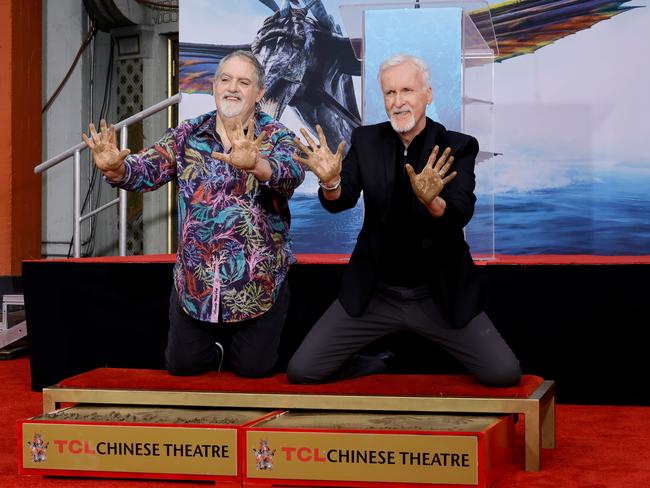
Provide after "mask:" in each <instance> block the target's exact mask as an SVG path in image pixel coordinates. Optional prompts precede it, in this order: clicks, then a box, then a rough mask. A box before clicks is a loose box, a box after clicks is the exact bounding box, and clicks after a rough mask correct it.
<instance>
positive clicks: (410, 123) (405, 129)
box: [388, 113, 415, 134]
mask: <svg viewBox="0 0 650 488" xmlns="http://www.w3.org/2000/svg"><path fill="white" fill-rule="evenodd" d="M394 115H395V114H392V115H391V117H389V119H388V120H390V125H391V126H392V127H393V130H394V131H395V132H399V133H400V134H401V133H404V132H408V131H410V130H411V129H413V127H415V117H414V116H413V114H412V113H411V114H409V115H410V116H411V118H410V119H409V120H408V121H407V122H405V123H404V124H403V125H402V126H399V125H397V122H396V121H395V119H394V118H393V116H394Z"/></svg>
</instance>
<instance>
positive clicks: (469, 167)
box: [318, 118, 482, 328]
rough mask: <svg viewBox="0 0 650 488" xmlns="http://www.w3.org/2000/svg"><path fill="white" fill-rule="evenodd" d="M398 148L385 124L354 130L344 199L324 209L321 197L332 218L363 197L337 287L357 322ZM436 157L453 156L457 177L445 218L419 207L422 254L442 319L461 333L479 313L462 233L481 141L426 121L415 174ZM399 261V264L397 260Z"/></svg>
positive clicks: (368, 291) (446, 192) (368, 289)
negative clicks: (437, 152) (436, 154)
mask: <svg viewBox="0 0 650 488" xmlns="http://www.w3.org/2000/svg"><path fill="white" fill-rule="evenodd" d="M396 144H398V142H397V140H396V138H395V133H394V131H393V129H392V127H391V126H390V123H389V122H384V123H382V124H377V125H371V126H365V127H358V128H357V129H355V130H354V131H353V132H352V141H351V145H350V150H349V151H348V154H347V156H346V157H345V160H344V161H343V170H342V172H341V196H340V198H338V199H337V200H333V201H329V200H326V199H325V198H324V197H323V193H322V190H319V192H318V196H319V198H320V201H321V204H322V205H323V207H324V208H325V209H327V210H328V211H329V212H332V213H336V212H341V211H343V210H347V209H349V208H352V207H354V206H355V205H356V203H357V200H358V199H359V196H360V194H361V192H362V191H363V201H364V205H365V209H364V220H363V226H362V228H361V231H360V232H359V236H358V238H357V243H356V246H355V247H354V251H353V252H352V256H351V258H350V263H349V264H348V266H347V268H346V270H345V272H344V275H343V280H342V282H341V287H340V290H339V297H338V298H339V300H340V302H341V304H342V305H343V308H345V310H346V312H347V313H349V314H350V315H352V316H353V317H358V316H360V315H361V314H362V313H363V312H364V310H365V308H366V306H367V304H368V302H369V300H370V297H371V295H372V292H373V289H374V287H375V283H376V280H377V264H376V263H377V261H378V259H379V257H380V256H381V253H382V246H383V242H384V235H385V228H386V222H387V219H388V215H389V209H390V204H391V201H390V200H391V198H392V194H393V180H394V178H395V175H394V170H393V168H394V158H395V153H396V151H397V148H396V147H395V146H396ZM436 144H437V145H438V146H439V147H440V153H442V151H443V150H444V149H445V148H446V147H451V148H452V155H453V156H454V162H453V164H452V167H451V170H450V171H457V172H458V175H457V176H456V178H454V179H453V180H452V181H451V182H450V183H449V184H447V186H446V187H445V188H444V189H443V191H442V193H441V194H440V196H441V197H442V198H443V199H444V200H445V201H446V203H447V207H446V209H445V213H444V215H443V216H442V217H440V218H434V217H432V216H431V214H430V213H429V211H428V210H427V209H426V208H425V207H424V205H421V206H420V207H419V208H418V212H419V214H418V216H417V220H418V222H419V225H420V226H421V228H422V230H423V231H424V232H423V236H424V237H423V238H422V241H421V246H422V250H423V251H425V252H424V254H425V255H426V256H427V259H426V262H424V263H422V265H423V266H426V268H427V269H428V273H429V275H430V280H429V286H430V289H431V294H432V296H433V297H434V300H435V301H436V303H437V304H438V306H439V307H440V308H441V310H442V312H443V314H445V316H446V318H447V320H448V322H449V323H448V325H449V326H450V327H453V328H461V327H463V326H465V325H466V324H467V322H469V321H470V320H471V319H472V318H473V317H475V316H476V315H477V314H478V313H480V312H481V310H482V304H481V303H480V286H479V281H478V277H477V275H476V272H475V269H474V262H473V260H472V257H471V255H470V252H469V246H468V245H467V243H466V242H465V238H464V234H463V227H465V225H467V223H468V222H469V221H470V219H471V218H472V214H473V213H474V203H475V202H476V197H475V196H474V186H475V178H474V163H475V159H476V155H477V153H478V141H477V140H476V139H475V138H473V137H471V136H468V135H465V134H461V133H459V132H453V131H448V130H446V129H445V127H444V126H443V125H441V124H439V123H437V122H434V121H432V120H430V119H428V118H427V134H426V140H425V143H424V148H423V151H422V157H421V159H420V161H419V162H418V164H417V166H416V167H414V169H415V171H416V173H419V172H420V171H422V168H423V167H424V165H425V164H426V162H427V159H428V157H429V155H430V154H431V151H432V150H433V147H434V146H435V145H436ZM396 259H399V256H396Z"/></svg>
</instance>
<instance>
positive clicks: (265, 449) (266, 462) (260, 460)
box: [253, 439, 275, 469]
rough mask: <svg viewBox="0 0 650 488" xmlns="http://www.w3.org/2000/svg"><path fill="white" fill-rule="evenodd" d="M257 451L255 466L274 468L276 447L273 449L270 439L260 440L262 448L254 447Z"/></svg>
mask: <svg viewBox="0 0 650 488" xmlns="http://www.w3.org/2000/svg"><path fill="white" fill-rule="evenodd" d="M253 452H254V453H255V468H257V469H273V456H274V455H275V449H273V450H271V448H270V447H269V441H267V440H266V439H261V440H260V448H259V449H255V448H253Z"/></svg>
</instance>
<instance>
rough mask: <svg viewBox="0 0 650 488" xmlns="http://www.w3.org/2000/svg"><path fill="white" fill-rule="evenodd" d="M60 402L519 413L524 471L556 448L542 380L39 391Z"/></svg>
mask: <svg viewBox="0 0 650 488" xmlns="http://www.w3.org/2000/svg"><path fill="white" fill-rule="evenodd" d="M60 403H96V404H112V405H165V406H184V407H198V406H201V407H228V408H229V407H238V408H269V409H281V408H286V409H309V410H355V411H367V412H376V411H393V412H428V413H432V412H437V413H441V412H445V413H503V414H508V413H518V414H523V415H524V418H525V425H524V442H525V469H526V471H539V470H540V469H541V448H542V447H546V448H554V447H555V382H554V381H544V382H543V383H542V384H541V385H540V386H539V387H538V388H537V389H536V390H535V391H534V392H533V393H532V395H531V396H530V397H528V398H512V397H510V398H479V397H421V396H419V397H416V396H384V395H372V396H370V395H311V394H283V393H233V392H219V391H214V392H213V391H160V390H122V389H96V388H67V387H59V386H54V387H50V388H44V389H43V412H44V413H48V412H52V411H54V410H56V409H57V408H59V404H60Z"/></svg>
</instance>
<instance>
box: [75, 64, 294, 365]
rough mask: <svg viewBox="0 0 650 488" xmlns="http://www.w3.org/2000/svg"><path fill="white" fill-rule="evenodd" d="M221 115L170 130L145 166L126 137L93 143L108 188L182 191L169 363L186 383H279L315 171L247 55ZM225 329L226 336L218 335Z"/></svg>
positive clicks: (219, 99)
mask: <svg viewBox="0 0 650 488" xmlns="http://www.w3.org/2000/svg"><path fill="white" fill-rule="evenodd" d="M213 92H214V99H215V104H216V108H217V110H216V111H213V112H210V113H207V114H204V115H201V116H199V117H197V118H195V119H191V120H187V121H185V122H183V123H181V124H180V125H179V126H178V127H176V128H175V129H170V130H168V131H167V133H166V134H165V135H164V136H163V138H162V139H160V140H159V141H158V142H157V143H155V144H154V145H153V146H151V147H149V148H147V149H144V150H143V151H141V152H140V153H138V154H136V155H129V150H128V149H126V150H123V151H119V150H118V148H117V146H116V145H115V128H114V127H112V126H111V127H108V126H107V125H106V122H105V121H103V120H102V121H101V122H100V131H99V133H98V132H97V130H96V129H95V127H94V125H93V124H91V125H90V137H88V136H86V135H85V134H84V135H83V139H84V141H85V142H86V144H87V146H88V147H89V148H90V149H91V151H92V153H93V159H94V161H95V164H96V165H97V167H98V168H99V169H100V170H101V171H102V173H103V174H104V176H105V178H106V179H107V180H108V181H109V182H111V183H112V184H113V185H115V186H118V187H120V188H124V189H126V190H130V191H141V192H142V191H150V190H155V189H156V188H159V187H160V186H162V185H164V184H165V183H167V182H169V181H171V180H176V182H177V185H178V212H179V246H178V251H177V253H176V265H175V267H174V282H175V290H173V291H172V294H171V298H170V313H169V315H170V330H169V336H168V343H167V350H166V351H165V361H166V366H167V369H168V371H169V372H170V373H171V374H175V375H191V374H198V373H201V372H204V371H206V370H210V369H219V368H220V366H221V362H222V361H223V355H224V351H223V347H222V346H221V343H220V341H217V338H221V337H222V333H223V332H226V333H227V334H226V336H228V337H231V341H230V351H229V352H230V366H231V369H232V370H233V371H234V372H235V373H237V374H239V375H242V376H250V377H260V376H265V375H269V374H271V373H272V372H273V369H274V366H275V364H276V362H277V359H278V344H279V341H280V334H281V331H282V327H283V325H284V321H285V318H286V314H287V308H288V304H289V290H288V287H287V284H286V276H287V272H288V268H289V265H290V264H291V263H292V262H293V261H294V257H293V254H292V252H291V248H290V240H289V236H288V232H289V224H290V214H289V206H288V200H289V198H290V197H291V195H292V194H293V191H294V189H295V188H296V187H297V186H298V185H299V184H300V183H302V181H303V179H304V171H303V169H302V167H301V166H300V164H298V163H296V162H294V161H293V159H292V154H293V151H294V143H293V138H294V134H293V133H292V132H291V131H289V130H288V129H287V128H286V127H284V126H283V125H282V124H280V123H279V122H277V121H275V120H273V119H272V118H271V117H270V116H269V115H268V114H266V113H264V112H262V111H261V110H259V108H258V102H260V101H261V99H262V96H263V95H264V69H263V68H262V66H261V65H260V64H259V62H258V61H257V59H256V58H255V57H254V56H253V55H252V54H250V53H248V52H245V51H236V52H233V53H231V54H229V55H228V56H226V57H224V58H223V59H222V61H221V63H220V64H219V67H218V68H217V71H216V73H215V78H214V83H213ZM217 324H218V325H217Z"/></svg>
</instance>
